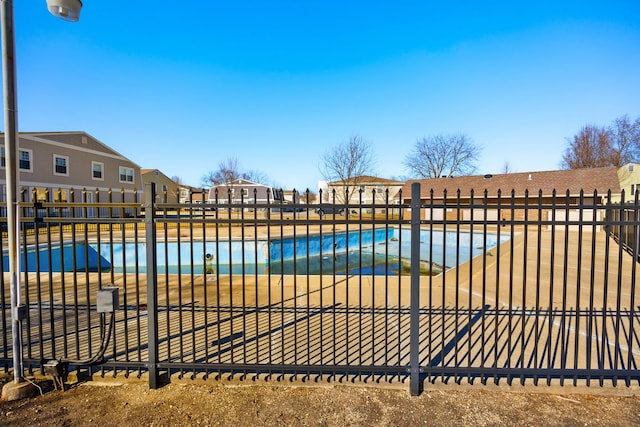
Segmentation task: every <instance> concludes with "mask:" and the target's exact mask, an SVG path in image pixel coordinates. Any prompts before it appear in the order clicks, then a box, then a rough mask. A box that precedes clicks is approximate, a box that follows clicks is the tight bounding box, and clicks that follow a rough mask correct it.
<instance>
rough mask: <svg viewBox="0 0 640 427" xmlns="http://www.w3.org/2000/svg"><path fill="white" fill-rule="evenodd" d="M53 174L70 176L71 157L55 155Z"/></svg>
mask: <svg viewBox="0 0 640 427" xmlns="http://www.w3.org/2000/svg"><path fill="white" fill-rule="evenodd" d="M53 174H54V175H64V176H69V158H68V157H67V156H59V155H57V154H54V155H53Z"/></svg>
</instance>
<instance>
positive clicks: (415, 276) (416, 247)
mask: <svg viewBox="0 0 640 427" xmlns="http://www.w3.org/2000/svg"><path fill="white" fill-rule="evenodd" d="M410 313H411V319H410V326H409V328H410V332H409V334H410V335H409V365H410V366H409V372H410V375H411V379H410V392H411V395H412V396H417V395H419V394H420V392H421V391H422V390H421V388H422V387H421V383H420V184H419V183H417V182H414V183H413V184H411V311H410Z"/></svg>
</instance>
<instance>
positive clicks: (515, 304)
mask: <svg viewBox="0 0 640 427" xmlns="http://www.w3.org/2000/svg"><path fill="white" fill-rule="evenodd" d="M146 194H147V195H150V197H148V198H146V200H147V202H146V203H145V206H144V207H143V209H140V208H141V206H140V205H135V204H126V203H123V204H122V205H121V206H116V205H115V204H114V203H113V202H107V203H104V202H103V203H100V202H96V203H84V204H74V206H73V209H72V210H71V212H73V215H69V216H66V217H65V218H61V217H60V216H52V215H48V214H47V213H48V212H55V211H56V209H62V208H63V206H62V204H60V202H47V203H44V204H41V205H38V206H34V205H33V204H29V203H26V202H25V203H23V210H22V214H23V215H22V232H21V239H20V240H21V248H22V255H21V260H20V263H21V270H22V273H21V274H20V280H21V289H22V303H23V304H24V305H25V306H26V307H27V309H28V316H27V318H26V320H25V321H24V322H23V334H22V335H23V336H22V340H23V349H22V350H23V354H24V362H25V366H26V367H27V369H29V370H38V369H40V370H42V369H43V366H44V365H45V364H46V362H48V361H50V360H59V361H61V362H62V363H63V364H64V365H67V366H71V367H74V368H77V369H88V370H90V371H92V372H95V371H97V370H99V371H102V372H113V373H114V374H123V375H132V374H133V375H141V374H143V373H146V374H148V375H149V385H150V387H152V388H155V387H158V385H159V380H160V377H161V376H162V375H165V374H175V373H179V374H181V375H190V376H203V377H208V376H215V377H219V376H221V375H233V374H239V375H242V376H252V377H266V378H280V377H282V376H284V375H292V376H295V377H298V378H299V379H302V380H310V379H314V380H320V379H323V380H325V379H333V380H340V379H343V378H349V379H358V380H363V381H384V382H395V381H402V382H405V381H406V382H407V383H408V384H409V387H410V390H411V393H412V394H417V393H419V391H420V388H421V387H422V384H423V382H424V381H431V382H435V381H455V382H458V383H460V382H462V381H465V382H471V383H473V382H476V381H477V382H481V383H486V382H487V381H494V382H496V383H497V382H500V381H505V382H508V383H511V382H513V381H514V380H517V381H520V382H521V383H525V382H527V381H530V382H533V383H535V384H538V383H539V382H540V381H544V382H546V383H551V382H552V381H558V382H559V383H561V384H564V383H565V382H567V381H570V382H571V383H573V384H577V383H578V382H584V383H586V384H591V382H593V381H596V382H597V383H598V384H603V383H604V382H605V381H610V382H612V383H614V384H616V383H618V382H619V381H622V382H623V383H624V384H626V385H629V384H631V382H632V381H633V382H635V381H640V373H639V372H640V371H638V362H639V361H640V360H639V358H640V342H639V341H638V336H637V334H638V320H639V317H638V311H639V310H640V308H639V307H638V306H637V303H636V295H635V291H636V274H637V261H636V260H637V259H638V249H639V248H638V239H637V238H632V239H626V240H624V244H623V245H619V244H618V243H617V242H618V241H622V240H623V239H622V238H621V237H620V236H627V235H631V236H638V230H639V226H640V220H639V218H638V209H639V205H638V199H637V198H636V199H635V201H634V202H633V203H624V204H613V203H610V202H609V201H608V200H609V197H605V198H601V197H599V196H598V195H597V194H593V195H584V194H580V195H577V196H576V195H570V194H555V193H554V194H552V195H542V194H538V195H535V196H529V195H528V194H525V195H524V196H516V195H515V194H511V195H508V196H503V195H502V194H500V193H499V194H497V195H493V194H491V195H490V194H487V193H484V194H480V195H478V196H474V194H473V193H472V194H471V195H470V196H466V197H463V196H462V195H461V194H460V193H458V194H454V195H447V194H441V195H438V194H433V193H431V195H430V197H428V198H427V199H421V198H420V189H419V186H418V185H414V186H413V187H412V194H411V197H406V198H403V197H402V195H401V197H400V199H399V200H400V201H402V200H405V199H406V200H410V202H408V203H406V202H400V203H399V202H398V201H397V200H390V198H389V195H388V194H386V193H385V194H384V196H383V197H382V198H381V197H379V196H378V197H372V198H369V199H368V200H374V202H371V203H365V202H364V200H365V198H364V196H365V195H363V194H362V193H360V194H356V195H354V197H353V201H352V202H351V203H342V204H340V205H339V206H340V207H341V208H342V209H330V208H332V207H335V206H333V205H332V204H327V205H323V204H320V205H318V204H310V203H308V200H309V199H308V198H306V197H305V195H301V197H300V202H299V203H294V204H290V205H287V206H286V207H283V206H282V205H281V204H279V203H275V202H274V201H271V200H267V201H266V202H259V203H258V202H255V201H253V199H251V198H249V199H247V200H242V201H241V202H240V203H231V200H230V196H229V198H228V199H225V197H223V196H221V197H220V199H219V200H215V201H214V203H208V204H207V205H206V206H205V205H203V203H196V202H195V201H193V202H192V203H184V204H169V203H161V202H155V201H156V200H161V198H156V197H155V189H154V188H148V189H147V192H146ZM381 199H382V200H384V201H383V202H376V201H377V200H381ZM321 200H322V199H321ZM152 201H153V203H152ZM67 207H68V206H67ZM323 207H324V208H327V209H326V211H325V212H324V213H325V214H324V215H320V214H319V213H323V212H321V211H322V209H321V208H323ZM114 209H116V210H117V209H121V210H120V211H124V209H129V210H131V211H132V212H136V215H132V217H130V218H129V217H126V216H115V215H111V213H112V212H113V210H114ZM628 212H632V214H628ZM612 232H615V238H614V237H613V234H611V233H612ZM6 238H7V236H6V233H4V234H3V235H2V236H1V239H2V244H3V246H6ZM7 265H8V263H7V260H6V253H5V259H4V261H3V273H6V269H7ZM113 285H115V286H117V287H118V301H117V303H118V309H117V310H116V311H115V312H113V314H112V315H111V317H112V320H107V317H108V316H106V315H105V314H104V313H97V312H96V294H97V292H98V290H99V289H103V288H108V287H110V286H113ZM0 293H2V295H3V304H2V306H1V311H0V322H1V324H0V327H1V332H0V364H2V365H3V366H4V369H5V370H8V369H9V368H10V367H11V364H12V360H13V359H12V354H13V349H12V340H11V334H12V331H11V322H10V316H11V310H10V295H9V294H10V292H9V283H8V275H7V274H3V275H2V281H0ZM105 338H108V339H105Z"/></svg>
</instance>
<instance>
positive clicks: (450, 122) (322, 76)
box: [15, 0, 640, 191]
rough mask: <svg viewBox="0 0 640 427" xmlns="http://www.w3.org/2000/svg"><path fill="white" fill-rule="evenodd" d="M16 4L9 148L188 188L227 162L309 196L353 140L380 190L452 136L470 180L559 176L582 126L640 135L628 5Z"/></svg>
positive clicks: (639, 23)
mask: <svg viewBox="0 0 640 427" xmlns="http://www.w3.org/2000/svg"><path fill="white" fill-rule="evenodd" d="M126 3H127V6H126V7H119V6H115V5H114V3H113V2H107V1H98V0H85V1H84V7H83V9H82V14H81V19H80V21H79V22H78V23H73V24H71V23H67V22H64V21H61V20H58V19H55V18H54V17H53V16H51V15H49V13H48V12H47V9H46V5H45V1H44V0H34V1H16V4H15V25H16V43H17V64H18V109H19V111H18V122H19V129H20V130H21V131H86V132H87V133H89V134H91V135H92V136H94V137H96V138H97V139H99V140H100V141H102V142H104V143H105V144H107V145H109V146H111V147H112V148H114V149H115V150H117V151H119V152H120V153H122V154H124V155H125V156H127V157H129V158H130V159H131V160H133V161H134V162H136V163H137V164H139V165H140V166H141V167H143V168H157V169H160V170H161V171H162V172H164V173H165V174H166V175H168V176H179V177H181V178H182V180H183V181H184V182H185V183H187V184H191V185H196V186H197V185H200V183H201V178H202V176H203V175H205V174H206V173H207V172H209V171H214V170H216V169H217V168H218V164H219V163H220V162H221V161H224V160H226V159H228V158H232V157H235V158H237V159H238V161H239V163H240V167H241V168H242V169H245V170H259V171H262V172H263V173H264V174H266V175H267V176H268V177H269V179H270V180H271V181H272V183H273V184H276V185H278V186H282V187H285V188H296V189H298V190H304V189H306V188H309V189H311V190H312V191H315V190H316V189H317V181H318V180H319V179H322V176H321V174H320V171H319V162H320V161H321V160H320V159H321V157H322V155H323V154H324V153H325V152H326V151H327V150H328V149H330V148H331V147H333V146H335V145H337V144H339V143H341V142H344V141H346V140H348V139H349V137H350V136H352V135H355V134H357V135H360V136H362V137H363V138H365V139H366V140H368V141H369V142H370V143H371V146H372V149H373V153H374V156H375V159H376V162H375V170H374V171H373V172H374V173H375V174H376V175H378V176H381V177H386V178H392V177H401V176H408V175H409V172H408V171H407V170H406V169H405V167H404V165H403V160H404V158H405V156H406V155H407V153H409V151H410V150H411V148H412V147H413V146H414V144H415V142H416V140H417V139H419V138H422V137H425V136H429V135H435V134H446V133H465V134H467V135H468V136H469V137H470V138H471V139H472V140H473V141H474V142H476V143H477V144H479V145H480V146H482V156H481V158H480V159H479V162H478V163H479V170H478V173H500V172H501V170H502V168H503V166H504V164H505V162H508V163H509V164H510V166H511V168H512V169H513V170H514V171H518V172H526V171H535V170H552V169H557V168H558V165H559V162H560V159H561V155H562V152H563V150H564V147H565V145H566V138H567V137H571V136H572V135H574V134H575V133H576V132H577V131H578V130H579V129H580V128H581V127H582V126H583V125H585V124H597V125H608V124H610V122H611V121H612V120H613V119H615V118H616V117H619V116H621V115H623V114H628V115H629V116H630V117H631V118H632V119H635V118H637V117H640V2H638V1H637V0H628V1H618V0H609V1H606V2H605V1H589V0H586V1H584V0H583V1H561V0H556V1H544V0H543V1H532V2H514V1H509V2H502V1H494V2H492V1H485V2H472V1H456V2H428V1H402V0H400V1H398V0H396V1H393V2H391V1H379V2H370V1H369V2H364V1H349V0H342V1H331V0H329V1H304V0H297V1H294V0H291V1H278V0H275V1H233V2H228V1H226V2H221V1H215V0H206V1H205V0H202V1H196V0H193V1H181V2H176V1H163V0H157V1H153V2H152V1H147V0H136V1H131V2H126Z"/></svg>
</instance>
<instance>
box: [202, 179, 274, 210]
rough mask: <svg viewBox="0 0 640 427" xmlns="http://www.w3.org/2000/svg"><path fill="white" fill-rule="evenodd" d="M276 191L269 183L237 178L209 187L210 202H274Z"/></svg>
mask: <svg viewBox="0 0 640 427" xmlns="http://www.w3.org/2000/svg"><path fill="white" fill-rule="evenodd" d="M274 194H275V193H274V191H273V188H271V187H270V186H268V185H263V184H258V183H257V182H253V181H249V180H248V179H236V180H234V181H231V182H229V183H227V184H221V185H216V186H215V187H212V188H211V189H209V197H208V202H209V203H223V204H224V203H229V202H230V203H232V204H236V203H267V202H268V203H273V202H274Z"/></svg>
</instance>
